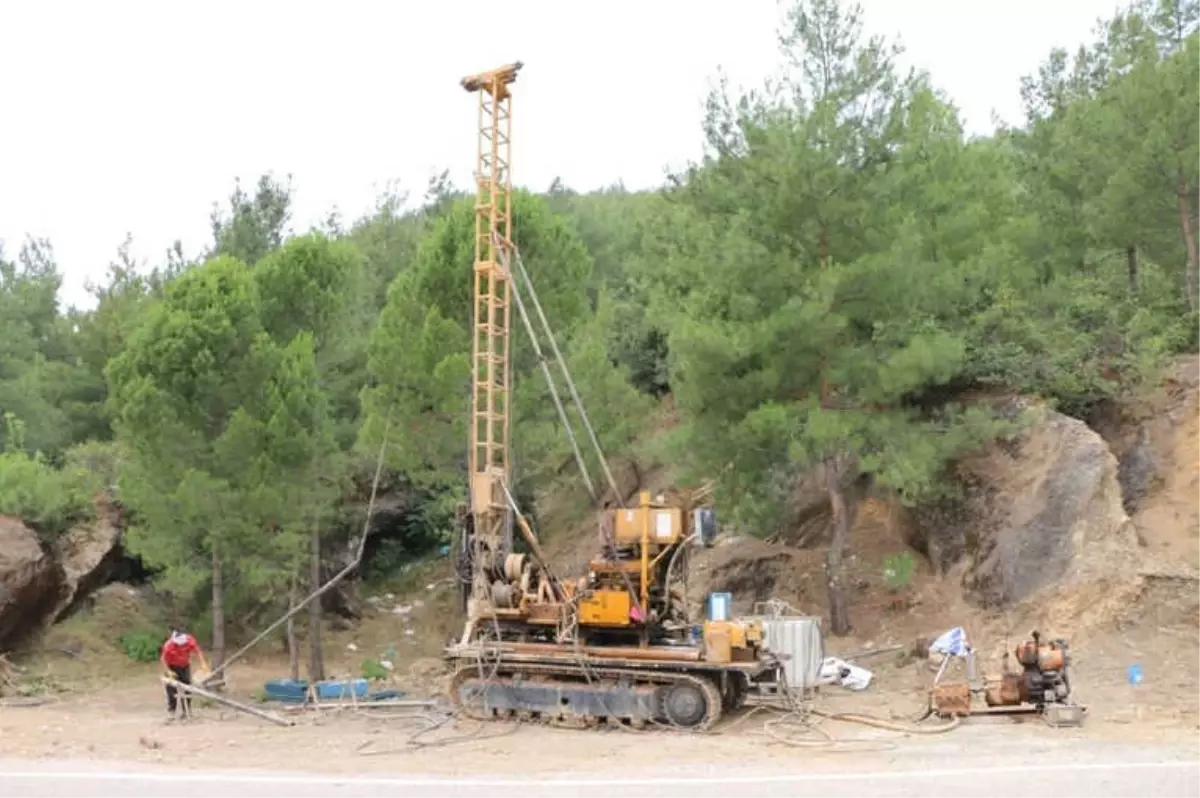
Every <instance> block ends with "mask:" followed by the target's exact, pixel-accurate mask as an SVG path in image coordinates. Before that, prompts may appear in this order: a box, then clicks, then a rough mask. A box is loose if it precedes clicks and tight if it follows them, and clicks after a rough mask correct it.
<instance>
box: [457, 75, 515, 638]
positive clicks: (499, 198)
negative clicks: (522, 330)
mask: <svg viewBox="0 0 1200 798" xmlns="http://www.w3.org/2000/svg"><path fill="white" fill-rule="evenodd" d="M520 69H521V63H520V62H517V63H513V64H508V65H506V66H503V67H500V68H499V69H494V70H492V71H490V72H483V73H480V74H478V75H472V76H470V77H467V78H463V80H462V87H463V88H464V89H466V90H467V91H470V92H476V93H477V94H478V95H479V124H478V128H479V148H478V155H477V158H476V164H475V293H474V297H475V303H474V310H473V314H472V315H473V318H472V322H473V330H474V332H473V335H472V340H473V345H472V360H471V362H472V370H471V374H472V377H471V424H470V427H471V429H470V433H469V434H470V439H471V442H470V444H471V448H470V453H469V456H468V461H469V468H470V475H471V476H470V491H471V495H470V511H471V522H472V528H473V534H472V540H471V546H470V549H471V550H470V556H471V558H472V561H473V563H474V567H473V568H472V573H473V576H472V582H471V589H470V600H469V602H468V616H469V617H470V618H472V619H474V618H476V617H478V615H479V614H480V613H481V612H484V611H485V610H486V609H487V608H490V607H491V606H492V603H493V602H492V595H491V592H492V583H491V579H490V578H489V577H488V574H489V572H491V573H494V572H496V571H498V570H502V569H503V567H504V562H503V561H504V556H505V555H506V554H507V553H508V550H509V549H510V547H511V529H512V526H511V524H512V515H511V512H510V508H509V501H508V483H509V424H510V421H511V418H512V407H511V402H510V401H509V392H510V388H511V383H510V378H509V369H510V365H511V363H510V361H511V357H510V351H509V332H510V327H511V325H510V320H511V317H510V308H511V304H510V303H511V290H512V289H511V285H510V283H509V276H510V275H509V274H508V272H507V270H506V264H507V263H509V262H510V260H509V257H508V256H509V255H511V253H512V170H511V165H512V93H511V91H510V90H509V86H510V85H511V84H512V83H513V81H515V80H516V79H517V72H518V71H520Z"/></svg>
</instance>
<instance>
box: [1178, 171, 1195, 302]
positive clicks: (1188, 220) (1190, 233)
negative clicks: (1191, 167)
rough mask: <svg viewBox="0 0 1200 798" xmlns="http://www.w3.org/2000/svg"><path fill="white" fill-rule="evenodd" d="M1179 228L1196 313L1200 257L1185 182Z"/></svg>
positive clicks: (1186, 278)
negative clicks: (1197, 263)
mask: <svg viewBox="0 0 1200 798" xmlns="http://www.w3.org/2000/svg"><path fill="white" fill-rule="evenodd" d="M1178 196H1179V228H1180V230H1181V231H1182V232H1183V243H1184V246H1185V247H1187V265H1186V266H1185V267H1184V285H1185V286H1186V291H1187V302H1188V307H1189V308H1191V310H1192V312H1193V313H1195V312H1196V283H1197V279H1196V278H1197V266H1196V262H1197V259H1198V257H1200V256H1197V254H1196V231H1195V230H1193V229H1192V204H1191V202H1190V201H1189V200H1188V186H1187V182H1186V181H1184V180H1182V179H1181V180H1180V181H1179V189H1178Z"/></svg>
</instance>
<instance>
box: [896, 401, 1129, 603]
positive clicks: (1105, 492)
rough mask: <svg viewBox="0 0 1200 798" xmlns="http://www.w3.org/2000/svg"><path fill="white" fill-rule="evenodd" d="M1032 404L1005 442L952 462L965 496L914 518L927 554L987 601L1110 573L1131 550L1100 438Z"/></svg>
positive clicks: (1112, 462) (1114, 472)
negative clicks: (1019, 429)
mask: <svg viewBox="0 0 1200 798" xmlns="http://www.w3.org/2000/svg"><path fill="white" fill-rule="evenodd" d="M1035 412H1036V413H1037V418H1038V420H1037V421H1035V422H1034V423H1033V424H1032V425H1031V426H1029V427H1028V428H1027V429H1026V430H1025V431H1024V433H1023V434H1021V435H1020V436H1019V437H1018V438H1017V439H1016V440H1015V441H1012V442H1007V443H997V444H994V445H992V446H990V447H989V448H987V449H986V450H984V451H982V452H980V453H978V454H976V455H973V456H971V457H968V458H966V459H964V460H962V461H961V462H959V463H958V464H957V466H956V471H957V475H958V477H959V479H960V481H961V482H962V483H963V484H964V486H965V487H966V491H965V493H966V498H965V499H963V500H961V501H959V502H953V503H951V504H950V505H949V506H944V507H941V508H938V509H937V510H936V511H933V512H929V511H926V512H924V513H922V514H921V515H920V516H919V518H918V522H919V525H920V526H921V527H922V541H921V542H922V543H923V544H924V548H925V549H926V550H927V552H928V553H929V554H930V558H931V559H932V560H934V561H935V563H936V564H938V565H940V566H941V567H942V568H943V569H945V570H952V571H953V572H954V573H955V574H956V575H961V579H962V583H963V587H964V588H965V589H966V590H967V592H968V595H971V596H973V597H974V598H975V599H976V600H977V601H979V602H980V603H982V604H984V605H987V606H1009V605H1013V604H1016V603H1018V602H1021V601H1022V600H1024V599H1026V598H1029V597H1030V596H1032V595H1034V594H1035V593H1037V592H1038V591H1040V590H1042V589H1043V588H1047V587H1050V586H1052V585H1057V586H1061V585H1062V584H1063V583H1065V582H1070V581H1075V580H1076V579H1080V578H1083V579H1093V578H1101V577H1102V575H1113V574H1117V573H1118V572H1119V571H1120V568H1121V563H1122V562H1126V561H1130V560H1132V556H1133V553H1134V552H1135V551H1136V549H1137V534H1136V531H1135V530H1134V527H1133V525H1132V523H1131V522H1130V520H1129V517H1128V516H1127V515H1126V514H1125V510H1124V508H1123V506H1122V495H1121V486H1120V483H1119V478H1118V466H1117V460H1116V458H1115V457H1114V456H1113V454H1112V452H1111V451H1110V450H1109V448H1108V444H1107V443H1106V442H1105V441H1104V439H1103V438H1101V437H1100V435H1098V434H1097V433H1096V432H1095V431H1093V430H1092V429H1091V428H1089V427H1088V426H1087V425H1086V424H1084V423H1083V422H1082V421H1079V420H1078V419H1074V418H1070V417H1068V416H1064V415H1062V414H1061V413H1057V412H1055V411H1053V410H1049V409H1047V408H1036V409H1035Z"/></svg>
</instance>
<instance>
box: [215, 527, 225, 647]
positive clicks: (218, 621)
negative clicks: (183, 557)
mask: <svg viewBox="0 0 1200 798" xmlns="http://www.w3.org/2000/svg"><path fill="white" fill-rule="evenodd" d="M224 661H225V578H224V575H223V574H222V573H221V550H220V549H219V548H218V547H217V544H216V543H214V544H213V550H212V666H213V667H214V668H219V667H221V663H222V662H224Z"/></svg>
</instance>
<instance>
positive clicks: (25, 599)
mask: <svg viewBox="0 0 1200 798" xmlns="http://www.w3.org/2000/svg"><path fill="white" fill-rule="evenodd" d="M65 591H66V588H65V583H64V574H63V569H62V566H61V565H59V563H58V562H57V561H55V559H54V558H53V557H51V556H50V555H49V554H47V553H46V551H45V550H43V549H42V545H41V542H40V541H39V540H38V537H37V534H36V533H35V532H34V531H33V530H32V529H30V528H29V527H27V526H25V525H24V524H22V523H21V522H20V521H18V520H16V519H15V518H10V517H8V516H0V651H6V650H9V649H11V648H12V647H13V646H15V645H17V644H18V643H20V642H21V641H22V640H23V639H24V638H25V637H26V636H27V635H29V634H30V633H31V632H33V631H35V630H37V629H39V628H41V626H42V624H43V623H45V621H46V619H48V618H51V617H53V615H54V613H55V612H56V611H57V608H58V605H59V602H60V601H61V600H62V597H63V596H64V595H65Z"/></svg>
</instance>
